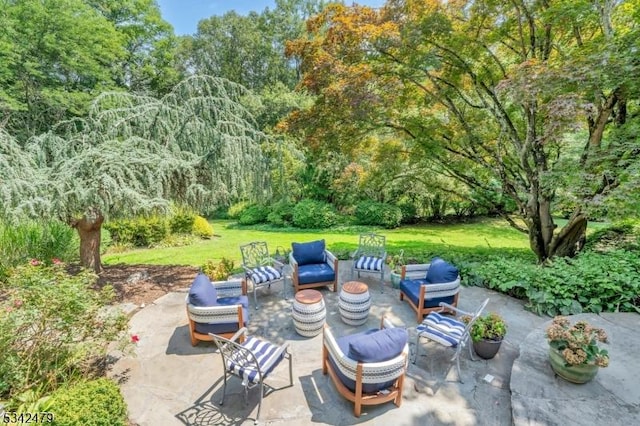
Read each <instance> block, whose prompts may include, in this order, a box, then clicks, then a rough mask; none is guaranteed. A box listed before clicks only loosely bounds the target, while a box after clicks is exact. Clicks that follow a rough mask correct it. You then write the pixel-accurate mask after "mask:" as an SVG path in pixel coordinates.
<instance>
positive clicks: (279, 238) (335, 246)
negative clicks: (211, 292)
mask: <svg viewBox="0 0 640 426" xmlns="http://www.w3.org/2000/svg"><path fill="white" fill-rule="evenodd" d="M211 223H212V224H213V227H214V231H215V237H214V238H213V239H211V240H202V241H199V242H197V243H196V244H193V245H190V246H187V247H169V248H155V249H137V250H131V251H127V252H124V253H113V254H110V253H107V254H105V255H104V256H103V262H104V263H105V264H117V263H127V264H160V265H168V264H180V265H194V266H199V265H201V264H203V263H204V261H205V260H208V259H212V260H214V261H216V260H220V259H221V258H222V257H226V258H229V259H232V260H234V261H235V262H236V264H239V262H240V249H239V247H240V245H241V244H245V243H248V242H251V241H267V243H268V244H269V250H270V251H271V252H272V253H273V252H275V250H276V248H277V247H282V248H286V249H290V248H291V243H292V242H305V241H312V240H315V239H320V238H324V239H325V240H326V242H327V247H328V248H329V249H330V250H332V251H335V252H336V254H338V255H340V254H342V256H344V255H345V254H346V253H347V252H349V251H351V250H354V249H355V248H356V247H357V245H358V235H359V233H360V231H361V230H359V229H357V228H345V229H331V230H325V231H301V230H291V229H287V230H279V229H260V228H239V227H236V226H235V222H233V221H228V220H215V221H212V222H211ZM371 230H373V231H376V232H380V233H382V234H383V235H386V237H387V251H388V252H389V253H395V252H398V251H399V250H400V249H405V250H406V251H433V252H439V251H441V250H442V251H446V249H447V247H457V248H467V249H474V248H483V249H487V248H493V249H525V250H528V242H527V238H526V236H525V235H524V234H520V233H518V232H516V231H515V230H513V229H512V228H510V227H509V226H508V225H507V224H506V222H504V221H501V220H483V221H480V222H474V223H469V224H455V225H438V224H428V225H416V226H405V227H402V228H398V229H392V230H388V229H371Z"/></svg>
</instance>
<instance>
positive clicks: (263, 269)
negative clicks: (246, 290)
mask: <svg viewBox="0 0 640 426" xmlns="http://www.w3.org/2000/svg"><path fill="white" fill-rule="evenodd" d="M250 277H251V281H253V283H254V284H261V283H268V282H271V281H275V280H279V279H280V278H282V273H280V271H278V270H277V269H276V268H274V267H273V266H260V267H258V268H254V269H252V270H251V274H250Z"/></svg>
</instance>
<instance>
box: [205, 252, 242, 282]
mask: <svg viewBox="0 0 640 426" xmlns="http://www.w3.org/2000/svg"><path fill="white" fill-rule="evenodd" d="M234 267H235V263H234V262H233V260H230V259H227V258H226V257H223V258H222V259H221V260H220V262H218V263H215V262H214V261H213V260H208V261H207V262H205V264H204V265H202V272H204V273H205V274H206V275H207V276H208V277H209V278H211V279H212V280H213V281H224V280H226V279H228V278H229V276H230V275H231V273H232V272H233V268H234Z"/></svg>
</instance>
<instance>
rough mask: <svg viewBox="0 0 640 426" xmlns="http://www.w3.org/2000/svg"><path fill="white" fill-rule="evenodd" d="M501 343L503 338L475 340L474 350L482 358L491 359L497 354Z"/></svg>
mask: <svg viewBox="0 0 640 426" xmlns="http://www.w3.org/2000/svg"><path fill="white" fill-rule="evenodd" d="M501 344H502V340H486V339H483V340H478V341H477V342H473V350H474V351H475V352H476V354H477V355H478V356H479V357H480V358H483V359H491V358H493V357H494V356H496V354H497V353H498V350H500V345H501Z"/></svg>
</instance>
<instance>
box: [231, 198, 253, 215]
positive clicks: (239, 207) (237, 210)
mask: <svg viewBox="0 0 640 426" xmlns="http://www.w3.org/2000/svg"><path fill="white" fill-rule="evenodd" d="M250 205H251V204H250V203H249V202H248V201H240V202H238V203H235V204H232V205H231V206H229V210H227V216H228V217H229V219H235V220H238V219H240V215H242V213H243V212H244V211H245V210H246V208H247V207H249V206H250Z"/></svg>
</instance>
